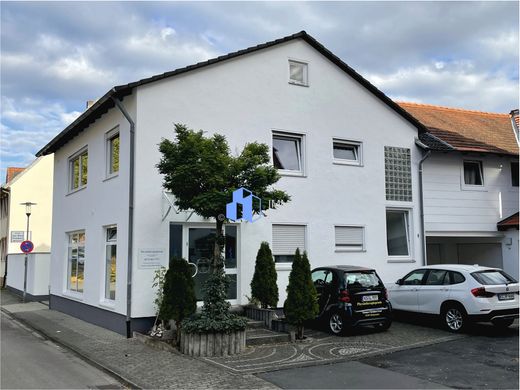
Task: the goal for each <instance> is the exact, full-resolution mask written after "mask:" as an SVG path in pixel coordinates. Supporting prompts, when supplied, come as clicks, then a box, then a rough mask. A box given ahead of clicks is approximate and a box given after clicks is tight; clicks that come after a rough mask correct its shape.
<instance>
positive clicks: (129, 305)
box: [111, 89, 135, 338]
mask: <svg viewBox="0 0 520 390" xmlns="http://www.w3.org/2000/svg"><path fill="white" fill-rule="evenodd" d="M112 92H113V94H115V93H116V90H115V89H112ZM111 99H112V101H113V102H114V104H115V105H116V106H117V108H119V111H121V113H122V114H123V116H124V117H125V118H126V120H127V121H128V123H129V124H130V170H129V183H128V260H127V266H126V337H127V338H131V337H132V326H131V314H132V312H131V311H132V254H133V251H132V248H133V235H134V163H135V123H134V121H133V120H132V118H131V117H130V114H129V113H128V111H127V110H126V108H125V107H124V106H123V104H122V103H121V102H120V101H119V99H117V98H114V96H111Z"/></svg>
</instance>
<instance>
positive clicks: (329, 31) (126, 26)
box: [0, 1, 519, 182]
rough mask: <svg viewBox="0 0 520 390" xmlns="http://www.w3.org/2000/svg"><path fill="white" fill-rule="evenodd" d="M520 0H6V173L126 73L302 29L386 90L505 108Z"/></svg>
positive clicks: (0, 152) (2, 144)
mask: <svg viewBox="0 0 520 390" xmlns="http://www.w3.org/2000/svg"><path fill="white" fill-rule="evenodd" d="M518 6H519V5H518V2H516V1H514V2H497V1H495V2H446V1H442V2H441V1H438V2H146V3H144V2H52V3H50V2H21V1H18V2H6V1H2V2H1V3H0V8H1V16H0V25H1V27H0V30H1V34H0V38H1V42H0V43H1V47H0V64H1V68H0V76H1V77H0V81H1V109H0V131H1V137H0V181H1V182H4V181H5V170H6V167H7V166H26V165H28V164H29V163H30V162H31V161H32V160H34V158H35V156H34V154H35V153H36V152H37V151H38V150H40V149H41V148H42V147H43V146H44V145H45V144H46V143H47V142H48V141H50V140H51V139H52V138H53V137H54V136H55V135H56V134H58V133H59V132H60V131H61V130H63V129H64V128H65V127H66V126H67V125H68V124H69V123H71V122H72V121H73V120H74V119H75V118H76V117H77V116H78V115H80V114H81V112H83V111H84V109H85V103H86V101H87V100H89V99H96V98H99V97H101V96H103V95H104V94H105V93H106V92H107V91H108V90H109V89H110V88H112V87H113V86H115V85H120V84H126V83H128V82H131V81H136V80H138V79H141V78H145V77H149V76H151V75H154V74H159V73H163V72H165V71H169V70H173V69H176V68H179V67H183V66H186V65H190V64H193V63H196V62H199V61H204V60H207V59H209V58H213V57H217V56H219V55H222V54H226V53H229V52H231V51H236V50H240V49H244V48H246V47H249V46H254V45H257V44H259V43H263V42H266V41H269V40H273V39H277V38H281V37H284V36H286V35H290V34H293V33H296V32H298V31H301V30H305V31H307V33H309V34H310V35H312V36H313V37H314V38H316V39H317V40H318V41H320V42H321V43H322V44H323V45H325V47H327V48H328V49H329V50H331V51H332V52H333V53H335V54H336V55H337V56H339V57H340V58H341V59H342V60H343V61H345V62H346V63H347V64H349V65H350V66H351V67H353V68H354V69H355V70H356V71H357V72H358V73H360V74H361V75H362V76H364V77H365V78H367V79H368V80H369V81H370V82H372V83H373V84H374V85H375V86H377V87H378V88H379V89H381V90H382V91H383V92H384V93H385V94H387V95H388V96H390V97H391V98H393V99H395V100H399V101H412V102H419V103H428V104H438V105H444V106H450V107H461V108H468V109H474V110H482V111H491V112H503V113H509V112H510V111H511V109H513V108H517V107H518V98H519V83H518V82H519V77H518V76H519V36H518V34H519V9H518Z"/></svg>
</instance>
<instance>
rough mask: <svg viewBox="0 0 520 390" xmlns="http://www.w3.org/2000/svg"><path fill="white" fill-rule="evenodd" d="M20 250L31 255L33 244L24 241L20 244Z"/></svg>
mask: <svg viewBox="0 0 520 390" xmlns="http://www.w3.org/2000/svg"><path fill="white" fill-rule="evenodd" d="M20 249H21V250H22V252H23V253H26V254H27V253H31V252H32V251H33V249H34V244H33V243H32V241H29V240H26V241H24V242H22V243H21V244H20Z"/></svg>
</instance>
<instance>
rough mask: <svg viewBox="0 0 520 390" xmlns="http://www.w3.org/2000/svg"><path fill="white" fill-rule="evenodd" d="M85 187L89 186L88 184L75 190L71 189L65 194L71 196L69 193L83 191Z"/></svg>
mask: <svg viewBox="0 0 520 390" xmlns="http://www.w3.org/2000/svg"><path fill="white" fill-rule="evenodd" d="M85 188H87V185H84V186H82V187H79V188H76V189H75V190H72V191H69V192H68V193H67V194H66V195H65V196H69V195H72V194H75V193H76V192H80V191H83V190H84V189H85Z"/></svg>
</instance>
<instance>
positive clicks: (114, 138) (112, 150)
mask: <svg viewBox="0 0 520 390" xmlns="http://www.w3.org/2000/svg"><path fill="white" fill-rule="evenodd" d="M106 140H107V176H115V175H116V174H117V173H118V172H119V130H118V128H116V129H114V130H111V131H110V132H108V133H107V136H106Z"/></svg>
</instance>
